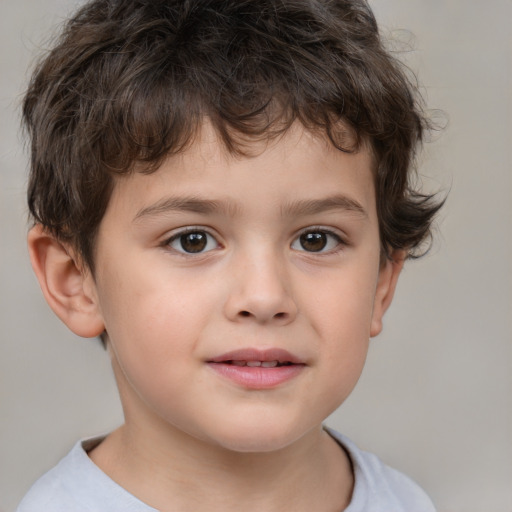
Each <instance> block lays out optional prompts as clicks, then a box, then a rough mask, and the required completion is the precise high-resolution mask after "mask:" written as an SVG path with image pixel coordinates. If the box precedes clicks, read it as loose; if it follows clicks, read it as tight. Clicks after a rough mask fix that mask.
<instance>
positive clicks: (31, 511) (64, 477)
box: [16, 438, 156, 512]
mask: <svg viewBox="0 0 512 512" xmlns="http://www.w3.org/2000/svg"><path fill="white" fill-rule="evenodd" d="M101 440H102V438H96V439H91V440H88V441H84V442H78V443H77V444H76V445H75V446H74V447H73V449H72V450H71V451H70V452H69V453H68V454H67V455H66V456H65V457H64V458H63V459H62V460H61V461H60V462H59V463H58V464H57V465H56V466H55V467H54V468H52V469H51V470H50V471H48V472H47V473H46V474H44V475H43V476H42V477H41V478H40V479H39V480H37V481H36V483H35V484H34V485H33V486H32V487H31V488H30V490H29V491H28V493H27V494H26V495H25V497H24V498H23V500H22V501H21V503H20V504H19V505H18V508H17V509H16V512H70V511H73V512H96V511H98V512H99V511H104V510H123V512H124V511H126V512H156V511H155V510H154V509H153V508H151V507H148V506H147V505H145V504H144V503H142V502H141V501H139V500H138V499H137V498H135V497H134V496H132V495H131V494H129V493H128V492H127V491H126V490H125V489H123V488H122V487H120V486H119V485H118V484H116V483H115V482H114V481H113V480H111V479H110V478H109V477H108V476H107V475H106V474H105V473H103V472H102V471H101V470H100V469H99V468H98V467H97V466H96V465H95V464H94V463H93V462H92V461H91V460H90V459H89V457H88V455H87V452H86V450H87V448H88V447H91V448H92V447H93V446H95V445H97V444H98V443H99V442H101Z"/></svg>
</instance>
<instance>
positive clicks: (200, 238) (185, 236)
mask: <svg viewBox="0 0 512 512" xmlns="http://www.w3.org/2000/svg"><path fill="white" fill-rule="evenodd" d="M168 245H169V246H170V247H172V248H173V249H174V250H176V251H178V252H181V253H187V254H198V253H201V252H207V251H211V250H212V249H215V248H216V247H218V244H217V241H216V240H215V238H213V236H211V235H210V234H209V233H206V231H188V232H185V233H183V232H182V233H178V234H177V235H175V236H174V237H172V238H171V240H170V241H169V242H168Z"/></svg>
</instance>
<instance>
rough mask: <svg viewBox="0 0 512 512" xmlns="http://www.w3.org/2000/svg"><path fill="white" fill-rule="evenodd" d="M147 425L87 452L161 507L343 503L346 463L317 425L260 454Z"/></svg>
mask: <svg viewBox="0 0 512 512" xmlns="http://www.w3.org/2000/svg"><path fill="white" fill-rule="evenodd" d="M147 427H148V426H147V425H144V426H141V425H134V424H130V423H128V424H126V425H124V426H123V427H121V428H120V429H118V430H117V431H115V432H114V433H112V434H111V435H110V436H109V437H108V438H107V439H106V440H105V441H104V442H103V443H102V444H100V445H99V446H98V447H97V448H96V449H95V450H94V451H93V452H91V453H90V457H91V459H92V460H93V462H95V463H96V464H97V465H98V466H99V467H100V469H102V470H103V471H104V472H105V473H106V474H107V475H109V476H110V477H111V478H112V479H113V480H114V481H116V482H117V483H118V484H120V485H121V486H122V487H124V488H125V489H126V490H128V492H130V493H132V494H133V495H135V496H137V497H138V498H139V499H140V500H141V501H143V502H145V503H147V504H148V505H150V506H152V507H154V508H156V509H158V510H161V511H162V512H166V511H167V510H194V511H197V512H202V511H203V510H204V511H206V510H208V511H209V512H216V511H223V512H231V511H234V510H236V511H239V510H240V506H241V505H243V508H244V510H245V511H247V512H251V511H253V510H254V511H260V510H266V511H269V512H270V511H282V510H294V511H296V512H301V511H310V510H317V511H324V510H325V511H326V512H331V511H339V510H343V509H344V508H345V507H346V506H347V505H348V503H349V500H350V495H351V492H352V486H353V477H352V470H351V467H350V461H349V460H348V457H347V455H346V454H345V452H344V451H343V450H342V449H341V448H340V447H339V446H338V445H337V444H336V442H335V441H334V440H333V439H332V438H331V437H330V436H329V435H328V434H327V433H326V432H324V431H323V430H322V429H321V427H318V428H316V429H314V430H312V431H310V432H308V433H306V434H305V435H304V436H303V437H302V438H301V439H299V440H297V441H295V442H294V443H292V444H291V445H289V446H287V447H284V448H282V449H280V450H276V451H272V452H265V453H240V452H235V451H232V450H227V449H225V448H222V447H219V446H215V445H212V444H210V443H208V442H205V441H202V440H199V439H197V438H195V437H193V436H190V435H188V434H186V433H184V432H182V431H180V430H178V429H172V430H173V432H172V433H171V432H170V431H169V425H166V428H164V429H158V428H156V429H155V428H152V429H151V430H148V429H147ZM153 427H154V425H153ZM148 431H150V432H151V435H147V434H146V432H148ZM143 432H144V435H142V433H143Z"/></svg>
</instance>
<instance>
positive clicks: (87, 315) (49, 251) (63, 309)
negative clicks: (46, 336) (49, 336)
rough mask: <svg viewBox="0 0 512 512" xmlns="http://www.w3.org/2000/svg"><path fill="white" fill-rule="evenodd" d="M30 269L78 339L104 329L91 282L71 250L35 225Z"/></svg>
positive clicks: (94, 289) (30, 235) (30, 237)
mask: <svg viewBox="0 0 512 512" xmlns="http://www.w3.org/2000/svg"><path fill="white" fill-rule="evenodd" d="M28 249H29V254H30V261H31V263H32V268H33V269H34V272H35V274H36V276H37V279H38V281H39V285H40V286H41V290H42V292H43V295H44V297H45V299H46V301H47V302H48V304H49V306H50V307H51V308H52V310H53V311H54V313H55V314H56V315H57V316H58V317H59V318H60V319H61V320H62V321H63V322H64V323H65V324H66V325H67V326H68V327H69V328H70V329H71V330H72V331H73V332H74V333H75V334H77V335H78V336H82V337H85V338H93V337H95V336H99V335H100V334H101V333H102V332H103V331H104V330H105V326H104V323H103V317H102V315H101V311H100V309H99V307H98V300H97V296H96V287H95V284H94V279H93V277H92V275H91V273H90V272H89V271H88V270H84V269H82V268H81V267H80V266H79V265H78V263H77V258H76V257H75V256H74V255H73V251H72V250H71V249H70V248H69V247H67V246H66V245H65V244H63V243H61V242H60V241H59V240H57V239H56V238H55V237H54V236H52V235H51V234H49V233H48V232H46V231H45V230H44V228H43V227H42V226H41V225H40V224H36V225H35V226H34V227H33V228H32V229H31V230H30V231H29V233H28Z"/></svg>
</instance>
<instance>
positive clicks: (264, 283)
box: [19, 0, 439, 512]
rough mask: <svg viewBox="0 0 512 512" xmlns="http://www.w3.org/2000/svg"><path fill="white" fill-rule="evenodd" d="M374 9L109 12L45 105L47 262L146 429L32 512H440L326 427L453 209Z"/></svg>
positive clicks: (41, 70) (43, 264) (42, 187)
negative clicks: (422, 181) (430, 190)
mask: <svg viewBox="0 0 512 512" xmlns="http://www.w3.org/2000/svg"><path fill="white" fill-rule="evenodd" d="M415 98H416V96H415V91H414V88H413V87H411V85H410V83H409V81H408V80H407V78H406V76H405V75H404V73H403V71H402V70H401V67H400V65H399V64H397V62H395V61H394V60H393V58H392V57H390V55H389V54H388V53H387V52H386V51H385V50H384V49H383V47H382V44H381V41H380V38H379V34H378V30H377V25H376V22H375V19H374V18H373V15H372V13H371V11H370V9H369V7H368V6H367V4H366V3H365V2H364V0H329V1H328V0H226V1H214V0H166V1H163V0H152V1H149V0H145V1H143V0H93V1H91V2H89V3H87V4H86V5H84V6H83V7H82V8H81V9H80V11H79V12H78V13H77V14H76V15H75V16H74V17H73V18H72V19H71V20H70V21H69V22H68V23H67V25H66V27H65V30H64V32H63V34H62V36H61V38H60V40H59V41H58V42H57V44H56V46H55V47H54V48H53V50H52V51H50V52H49V53H48V54H47V55H46V56H45V58H44V60H42V62H41V63H40V65H39V67H38V68H37V70H36V72H35V73H34V76H33V79H32V82H31V84H30V87H29V90H28V92H27V95H26V98H25V101H24V110H23V113H24V121H25V123H26V126H27V129H28V132H29V134H30V136H31V140H32V146H31V147H32V160H31V176H30V183H29V193H28V196H29V206H30V211H31V214H32V216H33V219H34V226H33V227H32V229H31V230H30V233H29V237H28V240H29V250H30V256H31V261H32V264H33V267H34V270H35V273H36V275H37V277H38V279H39V282H40V285H41V288H42V291H43V293H44V295H45V298H46V300H47V301H48V303H49V305H50V306H51V307H52V309H53V310H54V311H55V313H56V314H57V315H58V316H59V317H60V318H61V320H62V321H63V322H64V323H65V324H66V325H67V326H68V327H69V328H70V329H71V330H72V331H73V332H74V333H76V334H78V335H80V336H84V337H96V336H100V337H101V338H102V340H103V342H104V343H105V345H106V347H107V349H108V353H109V354H110V357H111V360H112V366H113V369H114V374H115V378H116V381H117V385H118V387H119V392H120V397H121V401H122V405H123V410H124V414H125V423H124V424H123V425H122V426H121V427H120V428H118V429H117V430H116V431H114V432H112V433H111V434H110V435H108V436H106V437H104V438H95V439H90V440H86V441H83V442H80V443H78V444H77V445H76V446H75V447H74V448H73V450H72V451H71V452H70V454H69V455H68V456H66V457H65V458H64V459H63V460H62V461H61V462H60V463H59V465H58V466H56V467H55V468H54V469H52V470H51V471H50V472H49V473H47V474H46V475H45V476H43V477H42V478H41V479H40V480H39V481H38V482H37V483H36V484H35V485H34V486H33V487H32V489H31V490H30V491H29V493H28V495H27V496H26V497H25V499H24V500H23V501H22V503H21V504H20V506H19V511H20V512H35V511H39V512H43V511H44V512H57V511H66V512H69V511H73V512H79V511H99V510H102V511H140V512H146V511H151V510H160V511H164V512H166V511H169V512H171V511H196V512H201V511H208V512H212V511H223V512H229V511H232V510H239V509H240V508H243V510H245V511H249V512H250V511H269V512H272V511H288V510H289V511H294V512H306V511H308V512H311V511H315V512H334V511H342V510H346V511H350V512H356V511H365V512H377V511H381V512H399V511H404V512H427V511H432V510H433V506H432V504H431V502H430V500H429V499H428V498H427V497H426V495H425V494H424V493H423V491H422V490H421V489H419V488H418V487H417V486H416V484H414V483H413V482H411V481H410V480H409V479H408V478H407V477H405V476H404V475H402V474H400V473H398V472H397V471H395V470H393V469H391V468H389V467H387V466H385V465H384V464H383V463H381V462H380V461H379V460H378V459H377V458H376V457H375V456H373V455H371V454H368V453H365V452H362V451H360V450H359V449H358V448H357V447H356V446H354V445H353V444H352V443H351V442H350V441H349V440H348V439H347V438H345V437H344V436H342V435H340V434H338V433H336V432H334V431H332V430H329V429H327V428H325V427H323V425H322V422H323V421H324V419H325V418H326V417H327V416H328V415H329V414H330V413H331V412H333V411H334V410H335V409H336V408H337V407H338V406H339V405H340V404H341V403H342V402H343V401H344V400H345V399H346V398H347V396H348V395H349V393H350V392H351V390H352V389H353V387H354V386H355V384H356V382H357V380H358V378H359V375H360V373H361V370H362V368H363V365H364V361H365V356H366V352H367V349H368V340H369V338H370V337H372V336H376V335H377V334H378V333H379V332H380V331H381V328H382V317H383V315H384V313H385V311H386V309H387V308H388V307H389V305H390V303H391V300H392V297H393V292H394V290H395V286H396V282H397V279H398V276H399V273H400V270H401V268H402V265H403V263H404V260H405V259H406V258H407V257H408V256H411V255H414V254H415V253H417V249H418V248H419V246H420V244H421V243H422V242H423V241H424V240H425V239H426V238H427V237H428V235H429V226H430V223H431V220H432V218H433V216H434V214H435V212H436V211H437V209H438V208H439V205H438V204H436V203H435V202H434V200H433V198H431V197H428V196H425V195H422V194H420V193H419V192H418V191H415V190H414V189H413V188H412V187H411V172H412V171H411V167H412V163H413V159H414V154H415V151H416V148H417V146H418V144H419V143H420V142H421V139H422V133H423V130H424V128H425V127H426V121H425V119H424V118H423V116H422V114H421V111H420V109H419V107H418V104H417V101H416V99H415Z"/></svg>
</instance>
